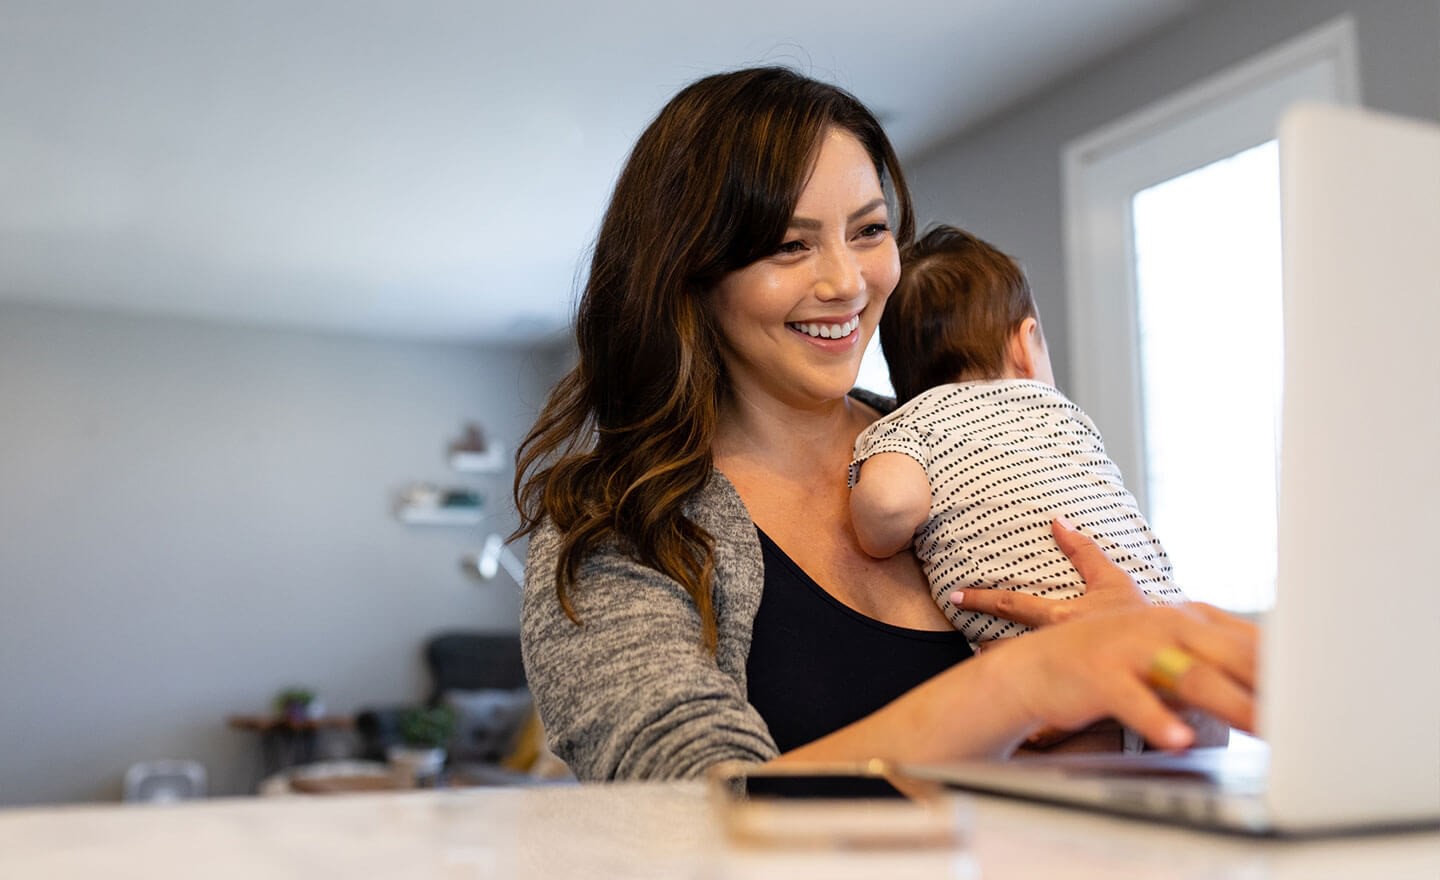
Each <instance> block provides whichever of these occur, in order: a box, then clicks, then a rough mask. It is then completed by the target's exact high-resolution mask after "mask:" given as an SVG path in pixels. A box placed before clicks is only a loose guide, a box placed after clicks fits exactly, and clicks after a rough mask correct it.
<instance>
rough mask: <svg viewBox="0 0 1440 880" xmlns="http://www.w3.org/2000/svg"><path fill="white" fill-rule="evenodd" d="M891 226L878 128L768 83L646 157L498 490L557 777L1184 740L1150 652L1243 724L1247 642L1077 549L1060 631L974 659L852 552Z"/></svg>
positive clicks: (614, 208) (622, 198)
mask: <svg viewBox="0 0 1440 880" xmlns="http://www.w3.org/2000/svg"><path fill="white" fill-rule="evenodd" d="M887 183H888V185H889V187H890V189H891V192H890V193H889V194H888V196H887V192H886V187H887ZM913 226H914V224H913V217H912V210H911V206H910V199H909V193H908V190H907V188H906V186H905V181H904V178H903V177H902V175H901V172H900V168H899V166H898V163H897V162H896V159H895V155H894V151H893V150H892V149H891V147H890V144H889V142H888V141H887V140H886V137H885V135H884V133H883V131H882V130H881V128H880V126H879V123H878V122H876V120H875V118H874V116H872V115H871V114H870V112H869V111H868V110H866V109H865V107H864V106H862V105H861V104H860V103H859V102H858V101H856V100H855V99H854V98H853V97H852V96H850V95H849V94H848V93H846V92H844V91H842V90H840V89H837V88H835V87H833V86H830V85H827V84H825V83H820V82H817V81H815V80H812V79H809V78H807V77H804V76H801V75H799V74H796V73H794V72H791V71H788V70H784V69H778V68H762V69H754V70H742V71H737V72H735V73H729V74H719V75H716V76H711V77H707V78H705V79H702V80H700V81H698V82H696V83H694V84H692V85H691V86H689V87H687V88H686V89H684V90H683V91H681V93H680V94H679V95H677V96H676V97H675V98H674V99H673V100H672V101H671V102H670V103H669V104H668V105H666V107H665V108H664V109H663V110H662V111H661V112H660V114H659V116H658V117H657V118H656V119H655V121H654V122H653V123H652V124H651V125H650V127H649V128H648V129H647V130H646V131H645V133H644V134H643V135H642V136H641V138H640V141H639V143H637V145H636V147H635V149H634V151H633V152H632V154H631V156H630V159H629V161H628V163H627V165H626V167H625V169H624V171H623V172H622V173H621V175H620V179H619V181H618V182H617V184H616V187H615V193H614V196H613V198H612V200H611V203H610V207H609V210H608V211H607V213H606V216H605V221H604V223H603V225H602V227H601V230H600V234H599V238H598V239H597V241H596V245H595V251H594V262H593V266H592V271H591V273H590V277H589V282H588V284H587V286H586V289H585V293H584V296H583V298H582V300H581V303H580V311H579V315H578V318H577V322H576V343H577V347H578V351H579V355H580V357H579V363H578V364H577V366H576V367H575V368H574V370H572V371H571V372H570V374H569V375H567V376H566V377H565V378H564V379H563V380H562V381H561V383H560V384H559V385H558V386H557V388H556V390H555V391H554V393H553V394H552V396H551V398H550V400H549V402H548V403H547V405H546V407H545V409H544V411H543V412H542V413H541V416H540V419H539V421H538V422H537V423H536V425H535V427H534V428H533V429H532V430H531V432H530V434H529V436H528V437H527V438H526V439H525V441H524V443H523V444H522V445H521V449H520V454H519V460H518V467H517V472H516V483H515V487H516V504H517V508H518V509H519V511H520V513H521V517H522V527H521V530H520V531H521V533H524V534H529V535H530V537H531V541H530V557H529V567H528V570H527V577H526V585H525V596H524V601H523V606H522V615H521V618H522V619H521V626H522V640H523V647H524V654H525V663H526V669H527V678H528V680H529V682H530V684H531V687H532V689H533V691H534V694H535V698H536V704H537V707H538V708H539V710H540V713H541V716H542V718H543V721H544V724H545V727H546V729H547V731H548V733H549V736H550V738H551V744H552V747H553V748H554V749H555V751H556V752H557V754H559V755H560V756H561V757H562V758H563V759H564V760H565V761H566V762H567V763H568V764H569V765H570V767H571V769H572V770H573V771H574V772H575V774H576V775H577V776H578V777H579V778H581V779H618V778H666V777H680V776H694V775H698V774H700V773H702V772H703V771H705V769H706V768H708V767H710V766H713V765H715V764H716V763H718V762H720V761H724V760H727V759H738V760H743V761H751V762H756V761H766V760H771V759H777V760H780V761H789V762H804V761H838V760H857V759H864V758H872V757H883V758H890V759H894V760H898V761H926V760H929V761H937V760H946V759H951V758H957V757H962V756H976V755H983V754H1004V753H1007V752H1008V751H1010V750H1011V749H1013V748H1014V747H1015V746H1016V745H1017V744H1018V743H1019V742H1020V741H1021V740H1022V739H1023V738H1024V737H1025V736H1027V735H1028V734H1030V733H1032V732H1034V731H1035V730H1037V729H1039V728H1040V727H1041V726H1043V725H1053V726H1056V727H1061V728H1065V729H1074V728H1076V727H1080V726H1084V725H1086V724H1088V723H1090V722H1092V721H1094V720H1097V719H1099V718H1102V717H1105V716H1107V715H1112V714H1113V715H1116V716H1118V717H1120V718H1121V720H1123V721H1124V722H1125V723H1127V724H1129V725H1131V726H1132V727H1134V728H1136V729H1138V730H1140V731H1141V732H1142V733H1144V734H1145V735H1147V736H1149V737H1150V738H1151V739H1152V740H1153V741H1155V742H1157V743H1159V744H1161V745H1164V746H1178V745H1184V744H1186V743H1188V742H1189V741H1190V740H1191V737H1192V735H1193V734H1192V731H1190V729H1189V728H1188V727H1186V726H1185V725H1184V723H1183V722H1181V721H1180V720H1179V718H1178V717H1177V716H1176V715H1175V714H1174V712H1173V711H1172V710H1171V709H1170V708H1169V707H1167V706H1166V705H1165V704H1164V703H1163V702H1162V701H1161V699H1160V698H1159V697H1158V696H1157V695H1156V694H1155V693H1154V692H1153V691H1152V690H1151V689H1150V687H1149V685H1148V684H1147V679H1146V676H1147V674H1148V670H1149V668H1150V666H1151V660H1152V658H1154V657H1155V656H1156V655H1157V654H1158V653H1159V652H1161V651H1171V652H1175V651H1183V652H1184V654H1185V656H1186V657H1187V658H1190V659H1191V660H1193V664H1192V665H1191V666H1190V667H1188V669H1187V670H1186V672H1185V673H1184V674H1183V675H1182V676H1180V677H1179V679H1178V680H1177V681H1176V682H1174V686H1173V688H1171V689H1170V693H1173V694H1176V695H1179V697H1180V698H1181V699H1183V700H1185V701H1188V702H1192V703H1195V704H1197V705H1199V706H1201V707H1203V708H1206V709H1209V710H1211V711H1214V712H1216V713H1217V714H1219V715H1221V716H1222V717H1223V718H1225V719H1226V720H1228V721H1230V722H1232V723H1236V724H1240V725H1248V724H1249V723H1250V714H1251V693H1250V688H1251V680H1252V673H1253V647H1254V645H1253V639H1254V634H1253V631H1251V630H1250V629H1248V628H1247V627H1246V625H1245V624H1243V623H1240V622H1238V621H1234V620H1231V619H1229V618H1225V617H1223V616H1218V615H1215V614H1211V613H1209V612H1206V611H1199V610H1193V611H1192V610H1177V609H1162V608H1152V607H1149V606H1148V605H1146V603H1145V601H1144V598H1143V596H1142V595H1141V594H1140V593H1139V591H1138V590H1137V589H1136V587H1135V585H1134V583H1133V582H1132V581H1131V580H1130V579H1129V578H1128V577H1127V576H1126V575H1125V573H1124V572H1123V571H1121V570H1120V569H1118V568H1116V567H1115V566H1113V565H1111V564H1110V563H1109V562H1108V561H1107V560H1105V559H1104V556H1103V554H1101V553H1100V551H1099V550H1098V548H1096V547H1095V545H1094V544H1093V543H1088V542H1087V541H1086V540H1084V539H1083V538H1080V537H1079V536H1073V537H1072V538H1071V539H1070V540H1069V541H1067V542H1066V544H1065V546H1066V547H1068V548H1069V549H1068V552H1069V553H1070V555H1071V558H1072V560H1073V561H1074V562H1075V565H1076V567H1077V569H1079V571H1080V573H1081V574H1082V576H1084V577H1085V579H1086V581H1087V584H1088V589H1089V594H1088V595H1086V596H1084V597H1081V598H1079V599H1075V600H1073V601H1071V602H1068V603H1065V612H1066V616H1069V617H1073V618H1074V620H1073V621H1072V622H1069V623H1064V624H1061V625H1057V626H1051V627H1047V628H1046V629H1044V630H1042V631H1039V632H1036V633H1032V634H1030V635H1027V636H1026V637H1025V638H1024V639H1021V640H1017V641H1016V642H1015V643H1014V644H1011V645H1006V646H1005V648H1004V649H1003V650H999V651H991V652H986V653H985V654H984V655H982V656H980V657H977V658H975V659H970V650H969V647H968V645H967V644H966V642H965V639H964V637H963V636H962V635H961V634H960V633H958V632H957V631H955V630H954V629H952V628H951V627H950V625H949V622H948V621H947V620H946V618H945V617H944V616H943V615H942V614H941V612H940V610H939V609H938V608H937V607H936V605H935V604H934V603H933V602H932V601H931V599H930V593H929V588H928V586H927V584H926V582H925V578H924V575H923V574H922V572H921V570H920V567H919V565H918V563H917V562H916V560H915V557H914V556H913V555H912V554H911V553H909V552H908V551H907V552H902V553H898V554H896V555H894V556H891V557H890V558H887V559H875V558H872V557H870V556H869V555H868V554H866V553H865V552H864V551H863V550H862V549H861V548H860V546H859V544H858V542H857V540H856V537H855V533H854V530H853V529H852V528H851V526H850V521H849V505H848V491H847V488H846V470H847V467H848V465H849V462H850V457H851V449H852V446H853V443H854V441H855V438H856V436H857V435H858V434H859V433H860V431H862V430H863V429H864V428H865V427H866V426H868V425H869V424H870V423H872V422H873V421H874V420H875V419H876V418H877V417H878V416H879V414H880V411H881V410H883V409H887V408H888V407H889V405H890V404H891V402H890V401H885V400H880V399H875V398H867V399H865V400H862V399H860V396H857V395H853V394H852V393H851V388H852V386H853V385H854V383H855V378H856V374H857V373H858V372H859V369H860V361H861V356H862V354H863V352H864V350H865V347H866V345H867V343H868V342H869V340H870V338H871V336H872V335H873V334H874V332H875V327H876V324H877V322H878V321H879V319H880V314H881V312H882V311H883V309H884V306H885V302H886V299H887V298H888V297H889V296H890V293H891V291H892V290H893V289H894V287H895V284H896V281H897V279H898V277H899V265H898V258H897V245H900V244H904V243H906V242H908V241H909V240H910V239H911V237H912V234H913ZM892 228H893V231H892ZM1098 608H1106V609H1107V610H1109V611H1110V612H1111V613H1109V614H1105V615H1101V614H1092V613H1089V612H1091V611H1093V610H1095V609H1098ZM985 610H994V611H999V612H1000V613H1004V611H1003V609H985ZM1016 616H1023V617H1024V621H1023V622H1027V623H1030V624H1033V625H1040V624H1044V623H1049V622H1051V620H1052V619H1053V618H1052V615H1051V614H1050V613H1049V610H1048V609H1040V608H1036V607H1026V608H1024V609H1022V614H1017V615H1016ZM961 661H964V662H961ZM578 670H584V671H585V674H583V675H580V674H577V671H578Z"/></svg>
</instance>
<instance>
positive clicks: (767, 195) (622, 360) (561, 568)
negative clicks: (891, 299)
mask: <svg viewBox="0 0 1440 880" xmlns="http://www.w3.org/2000/svg"><path fill="white" fill-rule="evenodd" d="M832 126H834V127H839V128H842V129H844V130H846V131H848V132H850V133H851V134H853V135H855V137H856V138H857V139H858V140H859V141H860V142H861V143H862V144H863V145H864V147H865V149H866V150H867V152H868V153H869V155H870V158H871V160H872V161H873V162H874V164H875V170H876V172H877V174H878V175H879V176H880V180H881V182H882V184H884V183H885V182H886V181H888V183H889V187H890V194H891V198H892V201H893V203H894V205H893V207H894V209H895V210H894V212H893V214H892V216H893V218H894V221H893V222H892V226H893V227H894V230H895V237H896V239H897V241H898V242H899V243H900V244H902V245H903V244H906V243H908V242H909V240H910V239H911V237H912V236H913V234H914V211H913V208H912V206H911V201H910V194H909V191H908V189H907V188H906V186H905V180H904V177H903V176H902V174H901V171H900V165H899V162H898V160H897V159H896V156H895V153H894V150H893V148H892V147H891V145H890V142H889V140H888V139H887V138H886V136H885V133H884V131H883V130H882V128H881V126H880V123H879V122H878V121H877V120H876V119H875V117H874V115H872V114H871V113H870V111H869V110H867V109H866V108H865V106H864V105H863V104H861V103H860V102H859V101H858V100H856V99H855V98H854V97H853V96H852V95H850V94H849V93H848V92H846V91H844V90H842V89H839V88H837V87H835V86H832V85H829V84H827V83H822V82H818V81H816V80H814V79H811V78H809V77H806V76H803V75H801V74H799V73H796V72H794V71H792V70H788V69H785V68H778V67H766V68H754V69H749V70H740V71H736V72H732V73H723V74H716V75H713V76H708V77H705V78H704V79H701V80H698V81H697V82H695V83H692V84H691V85H689V86H687V87H686V88H685V89H684V90H682V91H681V92H680V93H679V94H677V95H676V96H675V97H674V98H673V99H672V100H671V101H670V103H668V104H667V105H666V106H665V107H664V109H662V110H661V111H660V113H659V115H658V116H656V118H655V120H654V121H653V122H651V123H650V126H649V127H648V128H647V129H646V130H645V132H644V133H643V134H642V135H641V136H640V139H639V141H638V142H637V143H636V145H635V149H634V150H633V151H632V152H631V154H630V158H629V160H628V161H627V162H626V164H625V168H624V169H623V170H622V171H621V173H620V177H619V179H618V181H617V182H616V184H615V192H614V194H613V196H612V197H611V199H610V205H609V208H608V209H607V210H606V212H605V218H604V220H603V222H602V223H601V227H600V232H599V235H598V236H597V238H596V241H595V247H594V253H593V256H592V258H591V265H590V274H589V278H588V281H587V283H586V286H585V290H584V293H583V295H582V297H581V299H580V305H579V311H578V314H577V316H576V320H575V342H576V347H577V350H578V353H579V360H578V363H577V364H576V366H575V368H574V369H573V370H571V371H570V372H569V373H568V374H567V375H566V376H565V377H564V378H563V379H562V380H561V381H560V382H559V384H558V385H557V386H556V387H555V389H554V391H552V392H551V395H550V398H549V400H548V401H547V402H546V404H545V408H544V409H543V410H542V411H541V413H540V417H539V419H538V420H537V421H536V423H535V426H534V427H533V428H531V430H530V433H529V434H528V435H527V436H526V437H525V439H524V441H523V442H522V443H521V444H520V448H519V451H518V453H517V457H516V469H515V487H514V491H515V506H516V509H517V510H518V511H519V513H520V527H519V529H518V530H517V531H516V536H517V537H519V536H524V535H530V534H532V533H534V532H535V530H536V529H538V528H539V527H540V525H541V524H542V523H543V522H544V521H545V520H546V519H548V520H550V521H551V522H552V523H554V525H555V528H556V529H557V530H558V531H559V532H560V534H561V536H562V537H561V546H560V552H559V558H558V560H557V563H556V570H555V589H556V593H557V598H558V600H559V601H560V604H561V606H562V607H563V608H564V609H565V613H566V614H567V615H568V616H569V617H570V618H571V619H572V620H574V621H575V622H576V623H580V620H579V618H578V616H577V615H576V613H575V609H574V606H573V605H572V604H571V602H570V598H569V594H570V592H571V591H573V590H574V589H576V588H577V587H578V586H581V585H579V584H577V583H576V575H577V572H578V570H579V566H580V561H581V559H582V558H583V557H584V556H585V554H586V553H587V552H589V551H591V550H593V549H595V548H597V547H598V546H600V545H601V544H602V543H603V542H607V541H615V542H616V543H617V544H618V546H619V547H620V548H621V549H622V550H623V551H624V552H626V553H628V554H629V555H631V556H632V557H633V558H635V559H636V560H638V561H639V562H641V563H642V564H644V565H647V566H650V567H652V568H654V569H657V570H658V571H660V572H663V573H664V574H665V575H667V576H669V577H671V578H673V579H674V580H675V581H677V582H678V583H680V584H681V585H682V586H683V587H684V589H685V591H686V592H687V593H689V594H690V596H691V597H692V599H693V600H694V602H695V606H696V608H697V609H698V610H699V613H700V619H701V624H702V628H703V630H702V631H703V640H704V644H705V646H706V647H707V648H708V649H709V650H711V651H713V650H714V649H715V645H716V624H715V610H714V605H713V602H712V596H711V581H712V575H713V572H714V557H715V552H714V543H713V540H712V538H711V536H710V535H709V534H708V533H707V532H706V531H705V530H704V529H702V528H700V527H699V526H697V525H696V524H695V523H694V522H692V521H691V520H690V519H688V518H687V517H686V516H685V513H684V505H685V502H686V501H687V500H688V499H689V498H690V497H691V496H693V495H694V494H695V493H696V492H697V491H699V490H700V489H701V488H702V487H704V485H705V484H706V481H708V480H709V479H710V475H711V472H712V455H711V445H712V442H713V440H714V437H715V428H716V422H717V420H718V413H719V409H720V403H721V400H722V397H723V395H724V393H725V391H726V389H727V381H726V377H725V373H724V367H723V365H722V362H721V359H720V338H719V334H718V331H717V329H716V326H715V323H714V321H713V320H712V315H711V306H710V294H711V292H712V291H713V290H714V288H715V286H716V284H717V283H718V282H719V281H720V279H722V278H723V277H725V276H726V275H727V274H729V273H730V272H733V271H735V270H737V269H740V268H743V267H745V266H748V265H749V264H751V263H753V262H755V261H756V260H758V259H760V258H761V257H764V256H767V255H769V254H771V253H773V252H774V251H775V249H776V248H777V247H779V245H780V244H781V243H782V241H783V237H784V235H785V231H786V227H787V226H788V224H789V222H790V218H791V216H792V214H793V213H794V210H795V204H796V202H797V201H798V200H799V198H800V194H801V191H802V190H803V189H804V187H805V184H806V182H807V181H808V179H809V176H810V172H811V169H812V168H813V165H814V161H815V156H816V153H817V151H818V146H819V143H820V140H821V137H822V136H823V135H824V133H825V131H826V130H827V129H829V128H831V127H832Z"/></svg>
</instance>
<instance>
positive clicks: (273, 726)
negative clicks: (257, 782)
mask: <svg viewBox="0 0 1440 880" xmlns="http://www.w3.org/2000/svg"><path fill="white" fill-rule="evenodd" d="M226 723H228V724H229V725H230V726H231V727H233V728H236V729H237V730H249V731H253V732H255V733H258V734H259V735H260V751H261V754H262V755H263V758H264V773H265V775H266V776H269V775H271V774H273V773H277V772H279V771H281V770H284V769H285V768H287V767H293V766H295V765H297V764H309V763H311V762H312V761H314V760H315V759H316V757H317V754H316V752H317V745H318V743H319V741H320V737H321V736H322V735H323V734H324V733H325V732H327V731H344V730H349V729H350V728H351V727H353V726H354V724H355V721H354V719H352V718H351V717H350V716H348V715H321V716H319V717H317V718H294V717H290V716H286V715H278V714H269V715H231V716H230V717H229V718H228V719H226Z"/></svg>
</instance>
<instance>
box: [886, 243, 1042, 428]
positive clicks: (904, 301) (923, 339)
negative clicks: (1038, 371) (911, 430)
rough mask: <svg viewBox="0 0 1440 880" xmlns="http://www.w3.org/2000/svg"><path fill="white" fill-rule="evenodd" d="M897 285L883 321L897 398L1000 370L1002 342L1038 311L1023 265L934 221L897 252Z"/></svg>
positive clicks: (999, 373)
mask: <svg viewBox="0 0 1440 880" xmlns="http://www.w3.org/2000/svg"><path fill="white" fill-rule="evenodd" d="M900 265H901V271H900V282H899V284H897V285H896V286H895V292H894V293H893V294H891V295H890V301H889V303H887V304H886V306H885V313H884V314H883V315H882V316H881V318H880V348H881V351H882V352H884V355H885V362H886V363H887V364H888V365H889V367H890V382H891V384H892V385H894V386H895V397H896V400H897V401H898V402H899V403H905V402H906V401H908V400H910V399H911V398H913V397H914V396H915V395H917V394H919V393H921V392H922V391H925V390H926V389H929V388H933V387H935V386H936V385H943V384H945V383H947V382H955V381H957V380H962V379H963V380H976V379H996V378H999V377H1001V376H1003V375H1004V374H1005V366H1006V361H1007V352H1006V349H1007V346H1008V344H1009V341H1010V338H1011V336H1012V335H1013V334H1014V332H1015V330H1016V329H1017V328H1019V326H1020V324H1021V323H1022V322H1023V321H1024V320H1025V319H1026V318H1030V317H1034V316H1035V315H1036V314H1037V310H1036V308H1035V297H1034V296H1033V294H1031V292H1030V282H1029V281H1027V280H1026V278H1025V273H1024V271H1022V270H1021V268H1020V265H1019V264H1018V263H1016V262H1015V260H1013V259H1011V258H1010V257H1009V256H1008V255H1006V254H1005V253H1003V252H1002V251H1000V250H998V249H997V248H995V247H994V246H992V245H990V244H989V243H987V242H985V241H982V240H980V239H979V238H976V237H975V236H973V235H971V234H970V233H968V232H966V231H965V230H963V229H959V228H957V227H954V226H945V225H939V226H935V227H933V228H932V229H930V230H929V231H927V232H926V233H925V235H924V236H922V237H921V238H920V239H919V240H917V241H915V242H914V243H913V244H911V245H909V246H907V247H905V248H903V249H902V250H901V252H900Z"/></svg>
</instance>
